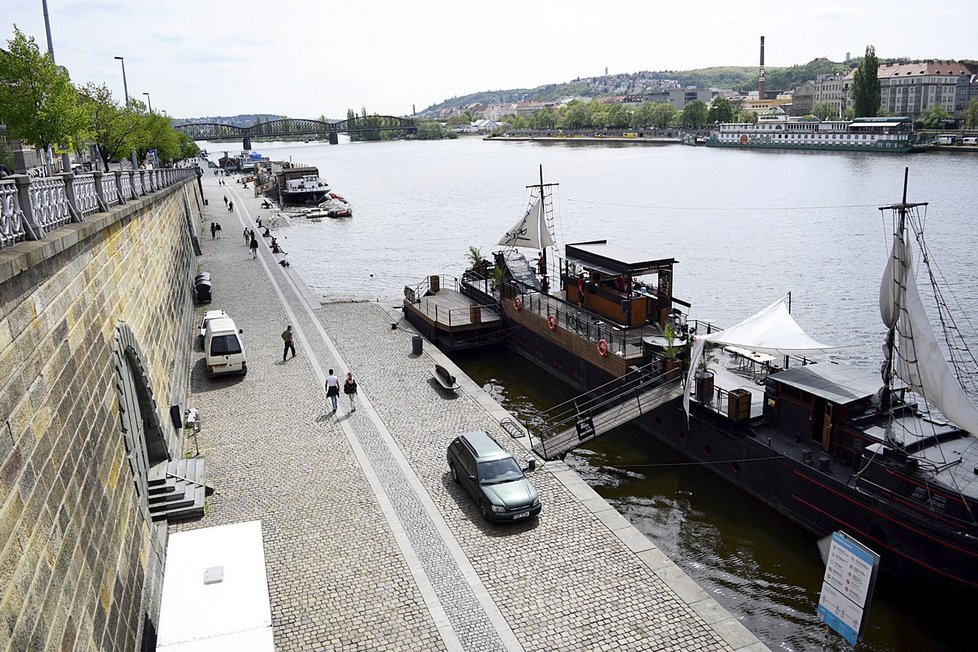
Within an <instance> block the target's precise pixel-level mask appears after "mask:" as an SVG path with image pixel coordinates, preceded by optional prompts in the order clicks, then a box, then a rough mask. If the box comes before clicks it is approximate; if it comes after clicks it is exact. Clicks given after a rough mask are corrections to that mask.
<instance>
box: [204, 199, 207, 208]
mask: <svg viewBox="0 0 978 652" xmlns="http://www.w3.org/2000/svg"><path fill="white" fill-rule="evenodd" d="M204 206H207V198H206V197H205V198H204Z"/></svg>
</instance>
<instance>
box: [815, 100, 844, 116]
mask: <svg viewBox="0 0 978 652" xmlns="http://www.w3.org/2000/svg"><path fill="white" fill-rule="evenodd" d="M812 115H813V116H815V117H816V118H818V119H819V120H829V119H831V118H837V117H838V116H839V112H838V109H837V108H836V107H834V106H832V103H831V102H824V101H823V102H815V106H813V107H812Z"/></svg>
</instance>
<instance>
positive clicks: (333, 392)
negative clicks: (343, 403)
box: [326, 369, 340, 413]
mask: <svg viewBox="0 0 978 652" xmlns="http://www.w3.org/2000/svg"><path fill="white" fill-rule="evenodd" d="M339 395H340V379H339V378H337V377H336V376H335V375H334V374H333V370H332V369H330V370H329V375H328V376H326V398H328V399H329V402H330V405H332V406H333V412H334V413H335V412H336V401H337V397H338V396H339Z"/></svg>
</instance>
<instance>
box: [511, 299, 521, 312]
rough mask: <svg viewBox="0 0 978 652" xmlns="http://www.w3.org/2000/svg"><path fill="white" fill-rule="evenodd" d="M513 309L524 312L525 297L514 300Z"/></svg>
mask: <svg viewBox="0 0 978 652" xmlns="http://www.w3.org/2000/svg"><path fill="white" fill-rule="evenodd" d="M513 307H514V308H516V309H517V310H523V297H516V298H515V299H513Z"/></svg>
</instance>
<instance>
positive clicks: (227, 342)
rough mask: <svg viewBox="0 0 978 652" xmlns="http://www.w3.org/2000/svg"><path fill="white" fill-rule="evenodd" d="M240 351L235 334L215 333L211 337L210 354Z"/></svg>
mask: <svg viewBox="0 0 978 652" xmlns="http://www.w3.org/2000/svg"><path fill="white" fill-rule="evenodd" d="M232 353H241V343H240V342H238V337H237V336H236V335H215V336H214V337H213V338H211V355H230V354H232Z"/></svg>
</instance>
